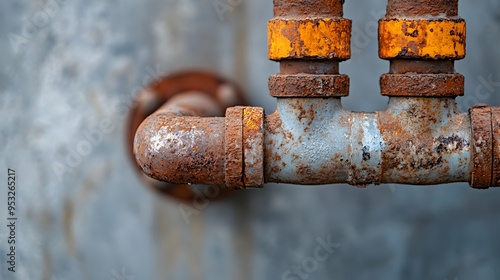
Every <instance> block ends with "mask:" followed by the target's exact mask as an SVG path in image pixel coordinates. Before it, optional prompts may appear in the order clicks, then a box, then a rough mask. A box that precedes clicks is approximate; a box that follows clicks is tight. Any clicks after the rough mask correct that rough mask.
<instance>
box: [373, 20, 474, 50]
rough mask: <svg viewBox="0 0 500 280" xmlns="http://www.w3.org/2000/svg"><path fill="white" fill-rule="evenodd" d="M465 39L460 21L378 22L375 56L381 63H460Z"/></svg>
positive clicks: (464, 30)
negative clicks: (400, 60) (405, 60)
mask: <svg viewBox="0 0 500 280" xmlns="http://www.w3.org/2000/svg"><path fill="white" fill-rule="evenodd" d="M465 38H466V25H465V21H464V20H463V19H437V20H407V19H382V20H380V21H379V56H380V58H384V59H392V58H421V59H462V58H464V57H465Z"/></svg>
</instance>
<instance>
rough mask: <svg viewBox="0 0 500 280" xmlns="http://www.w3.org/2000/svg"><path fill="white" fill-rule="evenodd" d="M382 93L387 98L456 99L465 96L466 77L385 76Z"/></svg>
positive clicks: (383, 77)
mask: <svg viewBox="0 0 500 280" xmlns="http://www.w3.org/2000/svg"><path fill="white" fill-rule="evenodd" d="M380 91H381V94H382V95H387V96H407V97H419V96H421V97H425V96H432V97H454V96H462V95H463V94H464V76H462V75H460V74H384V75H382V76H381V77H380Z"/></svg>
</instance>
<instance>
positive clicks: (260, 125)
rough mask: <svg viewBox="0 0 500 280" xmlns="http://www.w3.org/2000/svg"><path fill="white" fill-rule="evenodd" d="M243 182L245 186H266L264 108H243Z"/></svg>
mask: <svg viewBox="0 0 500 280" xmlns="http://www.w3.org/2000/svg"><path fill="white" fill-rule="evenodd" d="M243 162H244V166H243V183H244V184H245V188H247V187H254V188H262V187H264V109H262V108H258V107H245V109H244V110H243Z"/></svg>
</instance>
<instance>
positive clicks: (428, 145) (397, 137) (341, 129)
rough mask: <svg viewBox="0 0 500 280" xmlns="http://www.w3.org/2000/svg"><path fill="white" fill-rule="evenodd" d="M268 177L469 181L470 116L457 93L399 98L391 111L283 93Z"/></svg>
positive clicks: (268, 130)
mask: <svg viewBox="0 0 500 280" xmlns="http://www.w3.org/2000/svg"><path fill="white" fill-rule="evenodd" d="M265 124H266V127H265V143H266V144H265V178H266V181H267V182H279V183H291V184H303V185H313V184H335V183H349V184H351V185H367V184H372V183H374V184H380V183H402V184H414V185H423V184H441V183H449V182H462V181H466V182H468V181H469V180H470V173H471V159H470V158H471V155H470V144H469V143H470V136H471V135H470V131H471V128H470V121H469V118H468V116H467V114H463V113H458V110H457V108H456V105H455V102H454V100H453V99H450V98H443V99H428V98H413V99H408V98H397V97H394V98H391V100H390V102H389V107H388V109H387V110H386V111H382V112H375V113H359V112H351V111H347V110H344V109H343V108H342V106H341V103H340V99H336V98H331V99H314V98H294V99H279V100H278V109H277V112H276V113H274V114H272V115H270V116H266V122H265Z"/></svg>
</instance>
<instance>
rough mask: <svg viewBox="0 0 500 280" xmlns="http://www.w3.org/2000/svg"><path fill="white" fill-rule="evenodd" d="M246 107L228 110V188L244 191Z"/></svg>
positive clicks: (226, 152) (226, 164) (226, 174)
mask: <svg viewBox="0 0 500 280" xmlns="http://www.w3.org/2000/svg"><path fill="white" fill-rule="evenodd" d="M244 109H245V107H240V106H238V107H231V108H227V110H226V134H225V135H226V139H225V141H226V148H225V154H226V160H225V167H226V168H225V182H226V187H227V188H228V189H232V190H242V189H244V188H245V185H244V183H243V129H242V128H243V111H244Z"/></svg>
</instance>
